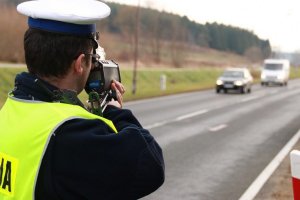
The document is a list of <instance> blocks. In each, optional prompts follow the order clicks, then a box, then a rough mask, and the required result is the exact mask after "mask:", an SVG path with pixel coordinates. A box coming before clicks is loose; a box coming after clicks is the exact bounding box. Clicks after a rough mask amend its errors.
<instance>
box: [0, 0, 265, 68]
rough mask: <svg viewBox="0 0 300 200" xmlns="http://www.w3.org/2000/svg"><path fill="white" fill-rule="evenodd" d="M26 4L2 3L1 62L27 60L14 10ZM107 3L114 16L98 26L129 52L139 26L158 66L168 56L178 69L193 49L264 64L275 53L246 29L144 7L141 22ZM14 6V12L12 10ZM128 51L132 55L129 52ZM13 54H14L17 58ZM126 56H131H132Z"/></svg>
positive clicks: (5, 0) (128, 8)
mask: <svg viewBox="0 0 300 200" xmlns="http://www.w3.org/2000/svg"><path fill="white" fill-rule="evenodd" d="M24 1H25V0H0V6H1V7H2V10H3V11H2V14H3V16H4V17H3V19H2V20H0V21H1V24H2V26H0V30H2V31H1V33H0V36H1V38H7V39H6V40H5V41H4V40H3V41H2V43H3V44H2V45H1V42H0V46H3V47H5V48H6V49H7V54H8V55H2V56H0V58H1V60H10V61H13V62H15V61H17V62H20V61H23V60H20V57H21V56H20V55H21V54H22V53H23V52H22V51H20V49H22V46H20V45H21V42H22V41H19V40H21V38H22V37H21V36H19V35H22V34H21V33H22V32H23V31H24V30H25V29H26V22H24V20H25V18H22V16H19V15H17V14H15V13H14V12H13V10H15V6H16V5H17V4H18V3H20V2H24ZM106 3H107V4H108V5H109V6H110V8H111V14H110V16H109V17H108V18H106V19H105V20H101V21H100V22H99V24H97V27H98V28H99V30H100V31H101V32H103V31H104V32H107V33H109V34H112V35H119V36H120V37H121V38H122V41H123V42H125V43H127V44H130V45H129V51H133V47H134V42H135V40H134V37H135V34H136V27H138V35H139V38H140V39H139V46H141V47H143V48H141V49H142V51H144V52H142V53H143V54H144V55H146V56H148V57H149V59H151V60H153V61H154V62H156V63H160V62H161V60H162V58H164V59H165V57H166V56H168V57H170V58H169V60H170V61H171V62H172V63H173V64H174V65H175V66H180V65H182V62H184V59H185V56H186V55H185V50H186V49H187V48H189V49H190V48H191V47H207V48H212V49H216V50H221V51H227V52H232V53H236V54H239V55H245V56H247V58H250V60H252V61H260V60H262V59H263V58H266V57H268V56H269V55H270V54H271V47H270V43H269V41H268V40H262V39H260V38H259V37H258V36H257V35H255V34H254V33H253V32H251V31H248V30H245V29H241V28H238V27H233V26H226V25H223V24H218V23H206V24H200V23H197V22H195V21H191V20H189V19H188V17H187V16H179V15H175V14H172V13H168V12H165V11H158V10H154V9H151V8H140V10H139V17H138V18H139V20H138V21H137V15H136V14H137V7H135V6H127V5H123V4H118V3H111V2H106ZM3 5H5V6H6V7H7V6H8V7H7V9H4V8H5V6H4V7H3ZM10 7H11V8H13V9H9V8H10ZM5 16H7V17H8V18H12V17H15V19H13V20H10V22H8V21H7V19H5ZM13 23H17V24H19V25H16V24H13ZM6 24H8V25H9V26H8V25H6ZM20 24H22V26H20ZM23 25H24V26H23ZM9 38H11V39H9ZM16 38H17V40H16ZM6 44H9V45H6ZM120 46H122V45H120ZM123 46H124V45H123ZM8 48H11V49H12V50H10V49H8ZM120 48H121V47H120ZM125 51H126V52H128V50H124V52H125ZM11 52H14V53H13V54H14V55H13V57H12V56H11V54H12V53H11ZM124 55H125V54H124ZM124 57H128V55H125V56H124ZM7 58H9V59H7Z"/></svg>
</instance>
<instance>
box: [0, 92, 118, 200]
mask: <svg viewBox="0 0 300 200" xmlns="http://www.w3.org/2000/svg"><path fill="white" fill-rule="evenodd" d="M78 118H82V119H99V120H102V121H103V122H104V123H106V124H107V125H108V126H109V127H110V128H111V129H112V130H113V131H114V132H115V133H117V130H116V128H115V126H114V124H113V123H112V121H110V120H108V119H105V118H103V117H99V116H97V115H94V114H91V113H89V112H88V111H86V110H85V109H83V108H81V107H80V106H74V105H69V104H63V103H46V102H37V101H20V100H18V99H15V98H13V97H9V98H8V99H7V101H6V102H5V104H4V106H3V107H2V109H1V110H0V200H6V199H17V200H21V199H22V200H23V199H26V200H27V199H34V190H35V184H36V179H37V175H38V171H39V167H40V164H41V161H42V158H43V155H44V152H45V150H46V148H47V145H48V142H49V140H50V137H51V135H52V134H53V133H54V131H55V130H56V129H57V128H58V127H59V126H60V125H61V124H63V123H64V122H66V121H68V120H71V119H78Z"/></svg>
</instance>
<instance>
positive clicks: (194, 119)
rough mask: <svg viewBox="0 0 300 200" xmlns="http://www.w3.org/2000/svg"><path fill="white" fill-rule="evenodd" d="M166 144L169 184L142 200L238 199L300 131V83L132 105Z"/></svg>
mask: <svg viewBox="0 0 300 200" xmlns="http://www.w3.org/2000/svg"><path fill="white" fill-rule="evenodd" d="M124 107H125V108H129V109H131V110H132V111H133V113H134V114H135V115H136V116H137V118H138V119H139V120H140V122H141V124H142V125H143V126H144V127H146V128H148V129H149V130H150V131H151V133H152V135H153V136H154V137H155V138H156V139H157V141H158V143H159V144H160V145H161V146H162V148H163V151H164V157H165V164H166V180H165V183H164V185H163V186H162V187H161V188H159V189H158V190H157V191H156V192H154V193H152V194H151V195H149V196H147V197H145V198H143V200H174V199H180V200H181V199H182V200H183V199H184V200H238V199H239V198H240V197H241V195H242V194H243V193H244V192H245V191H246V189H247V188H248V187H249V185H250V184H251V183H252V182H253V181H254V180H255V178H256V177H257V176H258V175H259V174H260V172H261V171H262V170H263V169H264V168H265V167H266V166H267V165H268V164H269V163H270V161H271V160H272V159H273V158H274V157H275V156H276V154H277V153H278V152H279V151H280V150H281V149H282V147H283V146H284V145H285V144H286V143H287V142H288V141H289V140H290V139H291V138H292V137H293V136H294V134H295V133H296V132H297V131H298V130H299V129H300V123H299V121H300V80H293V81H290V82H289V85H288V86H286V87H285V86H283V87H280V86H271V87H262V86H260V85H254V86H253V87H252V93H250V94H238V93H234V92H232V93H229V94H216V93H215V91H214V90H207V91H203V92H194V93H187V94H181V95H172V96H167V97H160V98H153V99H148V100H144V101H136V102H129V103H126V104H125V106H124Z"/></svg>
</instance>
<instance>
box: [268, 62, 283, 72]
mask: <svg viewBox="0 0 300 200" xmlns="http://www.w3.org/2000/svg"><path fill="white" fill-rule="evenodd" d="M265 69H268V70H273V71H276V70H282V64H270V63H267V64H265Z"/></svg>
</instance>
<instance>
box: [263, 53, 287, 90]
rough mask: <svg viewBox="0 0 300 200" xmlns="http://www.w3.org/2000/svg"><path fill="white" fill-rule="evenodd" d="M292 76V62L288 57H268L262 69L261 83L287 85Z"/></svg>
mask: <svg viewBox="0 0 300 200" xmlns="http://www.w3.org/2000/svg"><path fill="white" fill-rule="evenodd" d="M289 76H290V62H289V60H286V59H266V60H265V61H264V66H263V69H262V71H261V76H260V78H261V85H262V86H264V85H270V84H279V85H281V86H283V85H287V84H288V80H289Z"/></svg>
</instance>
